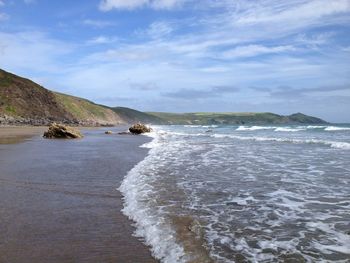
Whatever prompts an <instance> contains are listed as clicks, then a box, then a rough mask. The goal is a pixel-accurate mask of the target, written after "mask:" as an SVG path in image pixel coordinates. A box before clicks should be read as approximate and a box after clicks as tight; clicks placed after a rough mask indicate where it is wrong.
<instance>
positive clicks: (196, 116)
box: [149, 112, 326, 125]
mask: <svg viewBox="0 0 350 263" xmlns="http://www.w3.org/2000/svg"><path fill="white" fill-rule="evenodd" d="M149 114H151V115H153V116H156V117H158V118H160V119H162V120H163V121H165V122H167V123H168V124H198V125H208V124H209V125H211V124H283V123H311V124H312V123H326V122H325V121H323V120H321V119H319V118H315V117H311V116H307V115H304V114H302V113H296V114H292V115H290V116H282V115H278V114H274V113H269V112H267V113H254V112H242V113H235V112H227V113H215V112H212V113H206V112H198V113H181V114H176V113H164V112H149Z"/></svg>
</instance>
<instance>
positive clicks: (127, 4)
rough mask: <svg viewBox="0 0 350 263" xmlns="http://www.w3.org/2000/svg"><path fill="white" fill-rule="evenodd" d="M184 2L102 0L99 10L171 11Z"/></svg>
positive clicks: (181, 0) (171, 0) (168, 0)
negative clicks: (150, 9)
mask: <svg viewBox="0 0 350 263" xmlns="http://www.w3.org/2000/svg"><path fill="white" fill-rule="evenodd" d="M184 1H185V0H102V1H101V2H100V5H99V8H100V10H102V11H110V10H112V9H127V10H133V9H136V8H141V7H150V8H153V9H172V8H174V7H178V6H180V5H181V4H182V3H183V2H184Z"/></svg>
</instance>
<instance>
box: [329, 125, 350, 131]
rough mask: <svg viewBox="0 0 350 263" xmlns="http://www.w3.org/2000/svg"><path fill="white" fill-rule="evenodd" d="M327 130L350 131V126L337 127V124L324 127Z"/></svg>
mask: <svg viewBox="0 0 350 263" xmlns="http://www.w3.org/2000/svg"><path fill="white" fill-rule="evenodd" d="M324 130H325V131H350V128H347V127H335V126H328V127H327V128H325V129H324Z"/></svg>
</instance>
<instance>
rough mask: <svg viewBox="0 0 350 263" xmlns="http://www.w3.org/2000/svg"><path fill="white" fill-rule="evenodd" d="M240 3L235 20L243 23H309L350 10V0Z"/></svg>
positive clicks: (269, 0) (273, 0)
mask: <svg viewBox="0 0 350 263" xmlns="http://www.w3.org/2000/svg"><path fill="white" fill-rule="evenodd" d="M239 3H240V5H237V7H236V9H237V10H238V11H239V12H238V16H237V19H236V21H235V22H236V23H238V24H243V25H244V24H260V23H267V22H268V23H271V22H275V23H277V22H280V23H281V22H294V23H297V24H298V25H299V24H305V23H308V24H309V23H313V22H315V20H318V19H320V18H321V17H324V16H328V15H333V14H338V13H345V12H349V11H350V1H349V0H332V1H329V0H312V1H310V0H297V1H281V0H268V1H263V2H260V1H257V2H249V3H243V2H242V1H239ZM235 15H237V13H236V14H235Z"/></svg>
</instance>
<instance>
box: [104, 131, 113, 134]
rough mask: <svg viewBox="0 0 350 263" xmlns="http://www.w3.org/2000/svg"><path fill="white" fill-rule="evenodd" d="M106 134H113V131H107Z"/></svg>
mask: <svg viewBox="0 0 350 263" xmlns="http://www.w3.org/2000/svg"><path fill="white" fill-rule="evenodd" d="M105 134H113V132H112V131H105Z"/></svg>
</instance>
